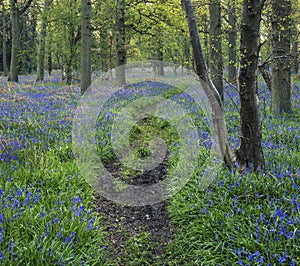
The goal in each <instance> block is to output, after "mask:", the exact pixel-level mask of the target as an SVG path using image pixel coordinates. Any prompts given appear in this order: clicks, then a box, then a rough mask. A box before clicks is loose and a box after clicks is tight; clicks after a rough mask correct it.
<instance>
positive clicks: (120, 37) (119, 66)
mask: <svg viewBox="0 0 300 266" xmlns="http://www.w3.org/2000/svg"><path fill="white" fill-rule="evenodd" d="M116 50H117V58H116V82H117V84H118V85H121V86H122V85H125V84H126V78H125V63H126V48H125V0H118V3H117V20H116Z"/></svg>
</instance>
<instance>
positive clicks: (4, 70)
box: [2, 1, 8, 76]
mask: <svg viewBox="0 0 300 266" xmlns="http://www.w3.org/2000/svg"><path fill="white" fill-rule="evenodd" d="M2 28H3V30H2V32H3V35H2V53H3V55H2V60H3V65H2V67H3V74H4V76H7V75H8V71H7V57H6V53H7V49H6V10H5V5H4V2H3V1H2Z"/></svg>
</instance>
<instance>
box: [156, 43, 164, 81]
mask: <svg viewBox="0 0 300 266" xmlns="http://www.w3.org/2000/svg"><path fill="white" fill-rule="evenodd" d="M162 49H163V48H162V45H161V44H160V48H159V49H158V51H157V53H158V60H159V61H158V66H157V74H158V75H159V76H163V75H164V74H165V71H164V64H163V60H164V54H163V50H162Z"/></svg>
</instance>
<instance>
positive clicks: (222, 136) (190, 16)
mask: <svg viewBox="0 0 300 266" xmlns="http://www.w3.org/2000/svg"><path fill="white" fill-rule="evenodd" d="M181 3H182V6H183V9H184V11H185V14H186V19H187V23H188V28H189V33H190V40H191V45H192V50H193V58H194V68H195V71H196V74H197V75H198V76H199V78H200V82H201V84H202V86H203V88H204V90H205V92H206V94H207V97H208V99H209V102H210V105H211V107H212V115H213V120H214V126H215V131H216V133H217V138H218V142H219V145H220V150H221V153H222V155H223V156H224V161H225V163H226V164H227V165H228V166H229V167H233V165H234V163H235V155H234V153H233V151H232V148H231V145H230V143H229V141H228V133H227V129H226V123H225V117H224V111H223V107H222V100H221V97H220V94H219V93H218V91H217V89H216V87H215V86H214V84H213V82H212V81H211V78H210V76H209V74H208V69H207V66H206V62H205V58H204V55H203V51H202V46H201V43H200V37H199V31H198V26H197V19H196V16H195V12H194V9H193V7H192V3H191V0H181Z"/></svg>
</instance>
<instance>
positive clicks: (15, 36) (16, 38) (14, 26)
mask: <svg viewBox="0 0 300 266" xmlns="http://www.w3.org/2000/svg"><path fill="white" fill-rule="evenodd" d="M32 1H33V0H27V2H25V4H24V6H23V7H22V9H19V8H18V1H17V0H9V4H10V20H11V39H12V40H11V58H10V71H9V76H8V81H12V82H18V79H19V77H18V75H19V58H18V57H19V49H20V47H21V43H20V40H21V38H20V25H19V24H20V23H19V17H20V15H22V14H23V13H24V12H25V11H26V10H27V8H28V7H29V6H30V4H31V2H32Z"/></svg>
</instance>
